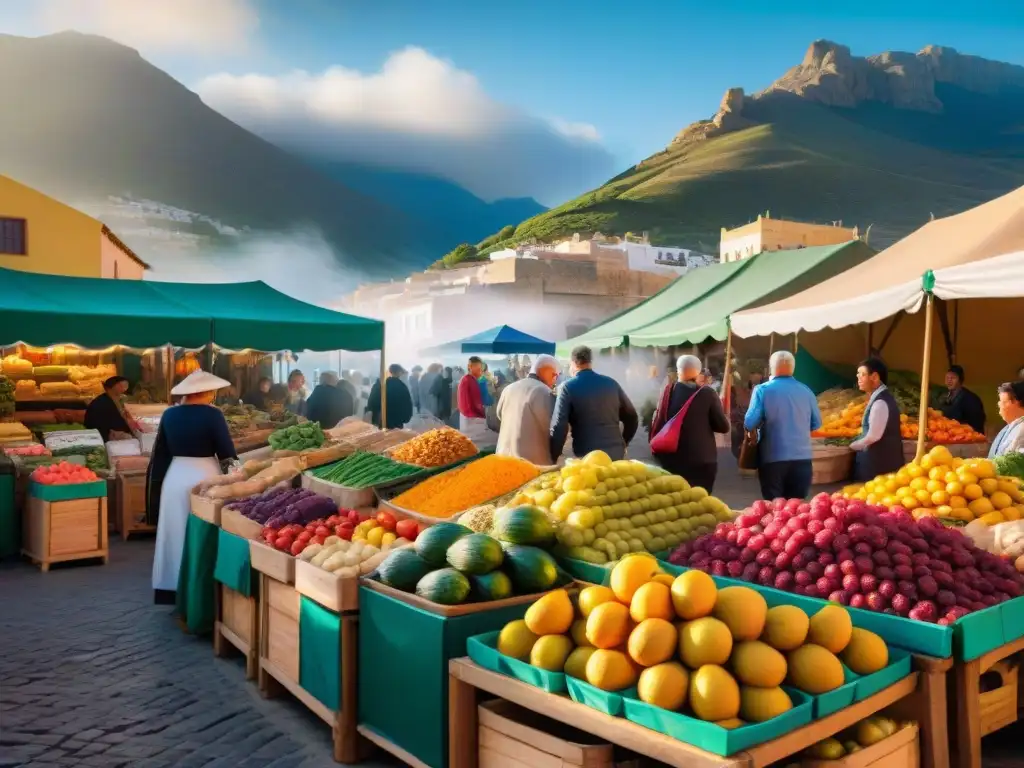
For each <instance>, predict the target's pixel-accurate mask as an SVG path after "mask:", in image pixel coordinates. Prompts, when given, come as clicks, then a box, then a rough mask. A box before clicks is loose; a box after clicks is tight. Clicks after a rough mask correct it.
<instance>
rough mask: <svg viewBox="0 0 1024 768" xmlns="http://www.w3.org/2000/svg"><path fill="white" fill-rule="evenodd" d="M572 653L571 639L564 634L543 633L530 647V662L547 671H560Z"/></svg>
mask: <svg viewBox="0 0 1024 768" xmlns="http://www.w3.org/2000/svg"><path fill="white" fill-rule="evenodd" d="M570 653H572V640H570V639H569V638H568V637H566V636H565V635H544V637H541V638H538V639H537V642H536V643H534V644H533V648H531V649H530V664H531V665H532V666H534V667H538V668H540V669H546V670H547V671H548V672H561V671H563V670H564V669H565V662H566V659H568V658H569V654H570Z"/></svg>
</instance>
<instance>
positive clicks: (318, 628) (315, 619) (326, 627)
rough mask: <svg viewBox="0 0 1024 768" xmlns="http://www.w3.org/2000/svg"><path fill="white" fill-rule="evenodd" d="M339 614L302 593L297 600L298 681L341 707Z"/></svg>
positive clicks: (334, 706) (321, 698)
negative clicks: (299, 600) (298, 600)
mask: <svg viewBox="0 0 1024 768" xmlns="http://www.w3.org/2000/svg"><path fill="white" fill-rule="evenodd" d="M341 674H342V673H341V616H339V615H338V614H337V613H335V612H334V611H331V610H328V609H327V608H324V607H323V606H322V605H320V604H319V603H317V602H316V601H314V600H310V599H309V598H307V597H305V596H303V597H302V599H301V602H300V603H299V685H301V686H302V687H303V688H305V689H306V690H307V691H309V693H311V694H312V695H313V696H314V697H316V699H317V701H319V702H320V703H321V704H323V705H324V706H325V707H327V708H328V709H330V710H333V711H335V712H337V711H338V710H340V709H341Z"/></svg>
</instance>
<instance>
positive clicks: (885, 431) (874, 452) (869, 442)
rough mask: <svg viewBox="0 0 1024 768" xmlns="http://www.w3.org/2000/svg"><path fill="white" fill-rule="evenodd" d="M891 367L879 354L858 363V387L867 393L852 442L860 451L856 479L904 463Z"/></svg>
mask: <svg viewBox="0 0 1024 768" xmlns="http://www.w3.org/2000/svg"><path fill="white" fill-rule="evenodd" d="M888 380H889V369H888V368H887V367H886V365H885V363H883V362H882V361H881V360H879V359H877V358H868V359H867V360H865V361H864V362H862V363H861V364H860V365H859V366H858V367H857V387H858V388H859V389H860V391H861V392H866V393H867V394H868V404H867V407H866V408H865V409H864V419H863V421H862V422H861V433H860V437H859V438H858V439H856V440H854V441H853V442H852V443H850V449H851V450H853V451H856V452H857V456H856V463H855V465H854V479H855V480H857V481H858V482H866V481H868V480H871V479H872V478H875V477H878V476H879V475H886V474H888V473H890V472H895V471H896V470H898V469H899V468H900V467H902V466H903V464H904V462H903V438H902V437H901V435H900V406H899V404H898V403H897V402H896V398H895V397H893V396H892V393H891V392H890V391H889V388H888V387H887V386H886V382H888Z"/></svg>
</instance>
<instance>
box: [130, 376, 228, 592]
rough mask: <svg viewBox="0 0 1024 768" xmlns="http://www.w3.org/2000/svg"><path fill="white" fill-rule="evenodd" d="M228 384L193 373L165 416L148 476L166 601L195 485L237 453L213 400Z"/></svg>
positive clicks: (156, 587) (157, 581) (156, 573)
mask: <svg viewBox="0 0 1024 768" xmlns="http://www.w3.org/2000/svg"><path fill="white" fill-rule="evenodd" d="M228 386H230V382H228V381H225V380H224V379H221V378H218V377H216V376H214V375H213V374H211V373H206V372H205V371H195V372H193V373H190V374H189V375H188V376H187V377H186V378H185V379H184V380H183V381H182V382H181V383H180V384H178V386H176V387H175V388H174V389H172V390H171V394H172V395H176V396H181V397H183V398H184V399H183V401H182V402H181V404H180V405H176V406H174V407H172V408H168V409H167V410H166V411H164V415H163V418H161V419H160V429H159V430H158V431H157V436H156V443H155V444H154V446H153V455H152V458H151V459H150V462H149V472H148V474H147V477H146V502H147V503H146V513H147V517H148V518H149V522H150V524H151V525H156V552H155V553H154V555H153V591H154V597H155V600H156V602H157V603H160V604H173V603H174V598H175V592H176V590H177V588H178V572H179V570H180V568H181V555H182V551H183V549H184V546H185V527H186V524H187V523H188V516H189V493H190V491H191V489H192V488H193V487H195V486H196V485H198V484H199V483H201V482H202V481H203V480H206V479H207V478H209V477H212V476H214V475H219V474H221V472H222V466H221V465H222V463H225V462H227V461H228V460H230V459H235V458H237V455H236V453H235V446H234V443H232V441H231V435H230V433H229V432H228V424H227V421H225V420H224V414H222V413H221V412H220V410H219V409H218V408H215V407H214V406H213V405H212V403H213V401H214V398H215V397H216V394H217V390H219V389H223V388H225V387H228Z"/></svg>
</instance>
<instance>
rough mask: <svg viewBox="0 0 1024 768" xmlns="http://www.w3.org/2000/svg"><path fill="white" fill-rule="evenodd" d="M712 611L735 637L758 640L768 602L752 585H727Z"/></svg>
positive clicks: (736, 638) (720, 593)
mask: <svg viewBox="0 0 1024 768" xmlns="http://www.w3.org/2000/svg"><path fill="white" fill-rule="evenodd" d="M711 613H712V615H713V616H714V617H715V618H717V619H720V620H721V621H723V622H725V624H726V626H728V627H729V631H730V632H731V633H732V636H733V639H735V640H756V639H757V638H758V637H760V636H761V632H762V631H763V630H764V621H765V617H766V616H767V614H768V603H767V602H765V599H764V598H763V597H762V596H761V593H760V592H757V591H756V590H753V589H751V588H750V587H726V588H725V589H720V590H718V599H717V600H716V601H715V607H714V610H712V612H711ZM715 719H716V720H721V719H722V718H715Z"/></svg>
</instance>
